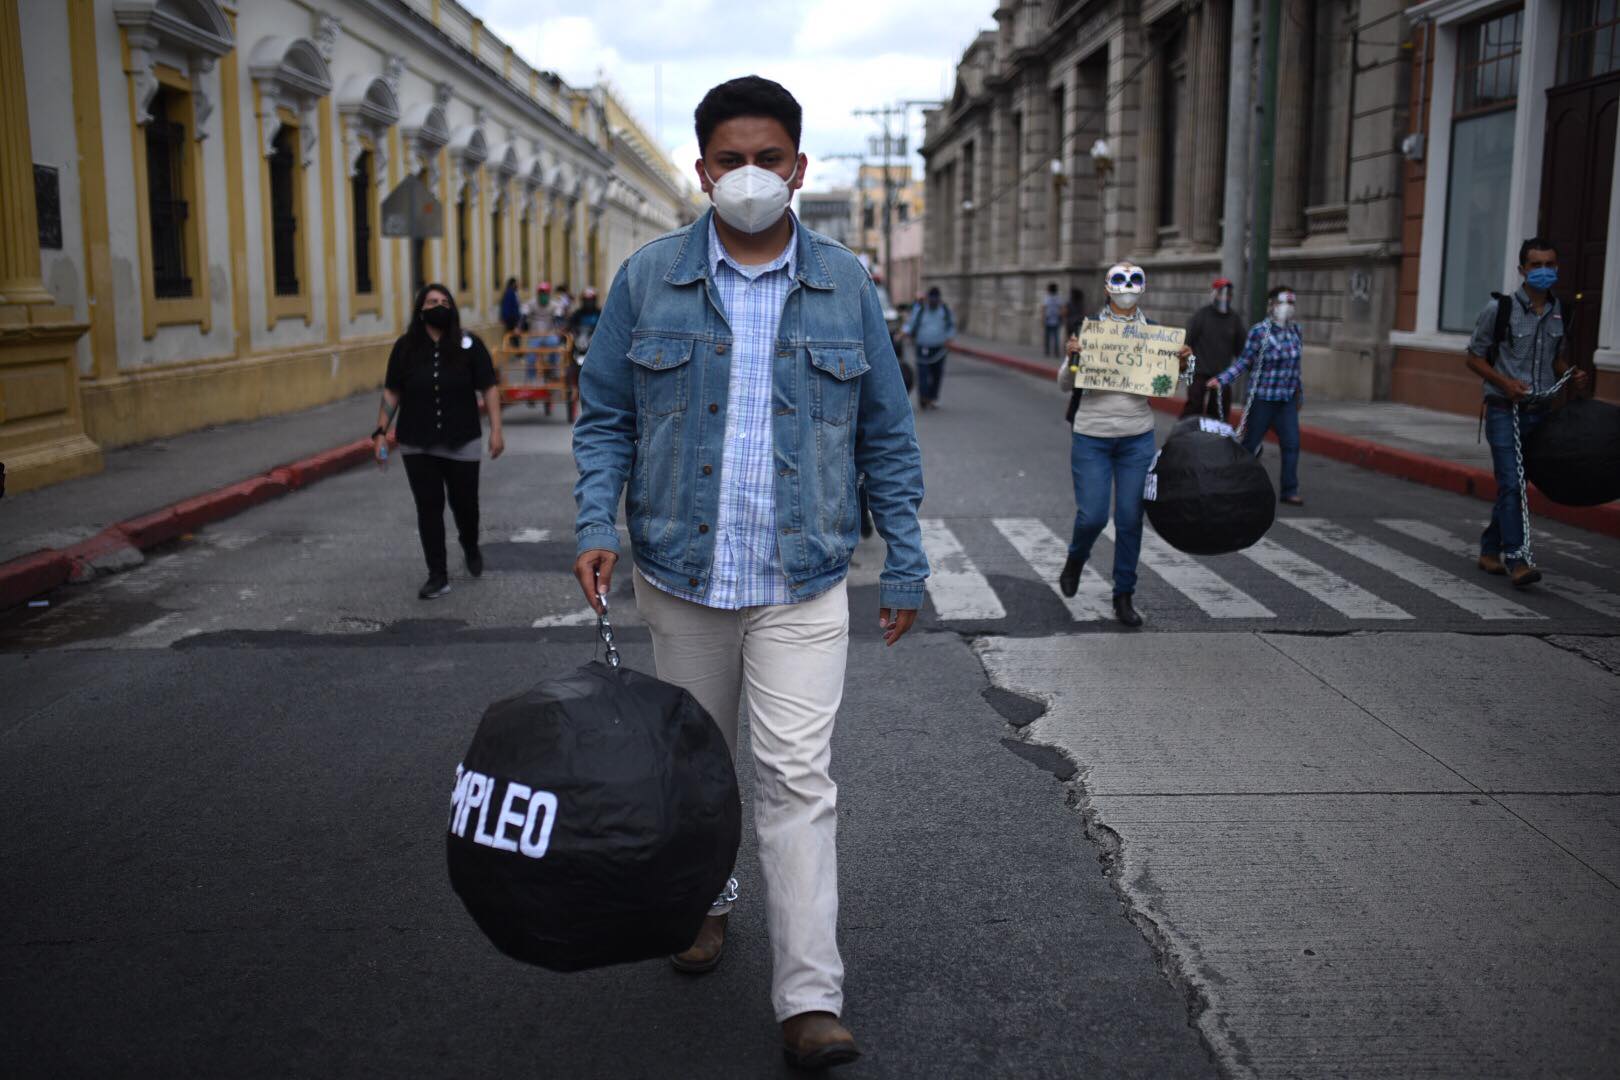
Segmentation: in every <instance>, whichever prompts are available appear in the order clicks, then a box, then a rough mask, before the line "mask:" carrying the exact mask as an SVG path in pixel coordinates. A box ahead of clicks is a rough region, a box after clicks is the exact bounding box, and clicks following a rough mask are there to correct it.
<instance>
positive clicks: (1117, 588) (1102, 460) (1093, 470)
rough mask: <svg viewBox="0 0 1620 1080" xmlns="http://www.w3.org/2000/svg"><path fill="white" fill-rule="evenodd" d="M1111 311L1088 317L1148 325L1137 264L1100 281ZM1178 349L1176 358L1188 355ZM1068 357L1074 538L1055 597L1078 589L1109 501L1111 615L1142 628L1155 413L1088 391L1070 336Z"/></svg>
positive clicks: (1063, 384)
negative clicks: (1139, 575) (1139, 576)
mask: <svg viewBox="0 0 1620 1080" xmlns="http://www.w3.org/2000/svg"><path fill="white" fill-rule="evenodd" d="M1105 287H1106V290H1107V292H1108V306H1107V307H1105V308H1103V309H1102V310H1101V311H1100V312H1098V313H1097V314H1096V315H1095V316H1092V318H1095V319H1107V320H1111V321H1113V322H1125V323H1130V322H1139V323H1147V324H1149V325H1152V320H1151V319H1149V318H1148V317H1147V315H1146V314H1144V313H1143V311H1142V309H1141V307H1140V306H1139V304H1140V301H1141V299H1142V293H1143V291H1144V290H1145V289H1146V288H1147V274H1146V273H1144V272H1143V270H1142V268H1141V267H1140V266H1137V265H1136V264H1134V263H1117V264H1115V265H1114V266H1112V267H1110V268H1109V270H1108V276H1107V278H1106V280H1105ZM1189 351H1190V350H1188V348H1187V347H1186V346H1182V349H1181V356H1182V358H1183V359H1185V358H1186V356H1187V354H1188V352H1189ZM1068 352H1069V355H1068V356H1066V357H1064V359H1063V362H1062V363H1061V364H1059V365H1058V387H1059V388H1060V389H1061V390H1063V391H1064V392H1065V393H1067V394H1068V395H1069V411H1068V414H1067V418H1068V421H1069V424H1070V428H1071V435H1070V442H1069V469H1070V472H1071V473H1072V474H1073V479H1074V502H1075V513H1074V532H1073V533H1072V535H1071V538H1070V541H1069V555H1068V558H1067V559H1065V560H1064V562H1063V570H1062V571H1061V572H1060V573H1059V574H1058V591H1060V592H1061V593H1063V595H1064V596H1073V595H1074V594H1075V593H1077V592H1079V591H1080V574H1081V572H1082V571H1083V570H1084V569H1085V566H1086V560H1087V559H1089V558H1090V557H1091V548H1092V546H1093V545H1094V544H1095V543H1096V542H1097V537H1099V536H1101V535H1102V531H1103V528H1104V526H1106V525H1107V524H1108V499H1109V495H1110V493H1111V494H1112V495H1113V500H1114V617H1115V618H1116V619H1118V620H1119V622H1120V624H1121V625H1123V626H1129V627H1137V626H1141V625H1142V616H1141V615H1140V614H1138V613H1137V610H1136V606H1135V596H1136V563H1137V559H1138V558H1139V557H1140V555H1141V553H1142V488H1143V486H1144V485H1145V484H1146V483H1147V474H1148V469H1149V468H1150V467H1151V466H1152V464H1153V408H1152V406H1150V405H1149V404H1148V399H1147V398H1146V397H1144V396H1142V395H1141V394H1126V393H1122V392H1120V391H1117V390H1086V389H1084V388H1082V387H1079V386H1077V385H1075V382H1076V377H1077V376H1078V374H1079V365H1078V362H1077V361H1078V357H1079V356H1080V352H1081V344H1080V336H1079V335H1078V334H1077V335H1075V336H1073V337H1071V338H1069V342H1068Z"/></svg>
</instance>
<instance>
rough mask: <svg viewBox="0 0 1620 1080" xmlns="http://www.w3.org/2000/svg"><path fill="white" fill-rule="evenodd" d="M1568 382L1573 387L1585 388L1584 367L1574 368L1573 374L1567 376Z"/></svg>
mask: <svg viewBox="0 0 1620 1080" xmlns="http://www.w3.org/2000/svg"><path fill="white" fill-rule="evenodd" d="M1569 382H1570V385H1571V386H1573V387H1575V389H1577V390H1585V389H1586V383H1587V378H1586V369H1585V368H1579V367H1578V368H1576V369H1575V374H1573V375H1571V376H1570V377H1569Z"/></svg>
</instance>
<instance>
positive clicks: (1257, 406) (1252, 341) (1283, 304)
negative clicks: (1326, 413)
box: [1204, 285, 1305, 506]
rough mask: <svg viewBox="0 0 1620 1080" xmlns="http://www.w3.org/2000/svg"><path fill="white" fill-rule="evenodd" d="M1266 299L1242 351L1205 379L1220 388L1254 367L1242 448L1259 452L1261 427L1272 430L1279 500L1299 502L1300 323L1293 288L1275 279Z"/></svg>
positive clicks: (1301, 345) (1262, 435)
mask: <svg viewBox="0 0 1620 1080" xmlns="http://www.w3.org/2000/svg"><path fill="white" fill-rule="evenodd" d="M1266 300H1267V308H1266V317H1265V318H1264V319H1262V320H1261V321H1260V322H1258V323H1256V324H1255V325H1254V326H1253V327H1252V328H1251V329H1250V330H1249V340H1248V341H1247V342H1246V343H1245V344H1244V346H1243V353H1242V354H1241V355H1240V356H1239V357H1238V358H1237V359H1236V360H1234V361H1232V363H1231V364H1230V365H1228V367H1227V369H1226V370H1225V371H1223V372H1221V373H1220V374H1219V375H1216V376H1215V377H1214V378H1212V379H1210V380H1209V381H1208V382H1207V383H1205V384H1204V385H1205V386H1207V387H1208V388H1209V389H1211V390H1214V389H1224V388H1225V387H1228V386H1231V385H1232V383H1233V382H1235V381H1237V377H1238V376H1239V375H1242V374H1243V372H1244V371H1246V370H1247V369H1248V368H1250V367H1251V366H1252V367H1253V368H1254V374H1252V375H1251V376H1250V377H1249V406H1248V409H1247V410H1245V412H1244V416H1243V421H1242V425H1241V426H1242V432H1241V434H1242V436H1243V448H1244V449H1245V450H1248V451H1249V452H1250V453H1252V454H1258V453H1259V452H1260V443H1261V442H1262V441H1264V439H1265V437H1266V432H1268V431H1272V430H1275V431H1276V432H1277V442H1278V444H1279V445H1280V446H1281V447H1282V484H1281V492H1280V493H1279V500H1280V501H1281V502H1284V503H1286V504H1288V505H1289V506H1304V505H1305V500H1304V499H1302V498H1300V495H1299V407H1300V404H1301V403H1302V401H1303V400H1304V397H1305V392H1304V387H1303V385H1302V383H1301V382H1300V374H1299V358H1300V353H1301V351H1302V349H1303V347H1304V346H1303V341H1302V337H1301V335H1300V330H1299V323H1298V322H1296V321H1295V320H1294V311H1295V304H1296V301H1295V297H1294V290H1293V289H1292V288H1290V287H1289V286H1287V285H1279V286H1277V287H1276V288H1274V289H1272V290H1271V291H1270V292H1269V293H1267V294H1266Z"/></svg>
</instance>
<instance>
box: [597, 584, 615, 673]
mask: <svg viewBox="0 0 1620 1080" xmlns="http://www.w3.org/2000/svg"><path fill="white" fill-rule="evenodd" d="M596 601H597V603H599V604H601V605H602V610H601V612H600V613H599V614H598V615H597V616H596V636H597V637H599V638H601V639H602V644H603V645H606V646H607V662H608V667H612V668H616V667H618V666H619V650H618V649H617V648H615V647H614V645H613V624H612V623H610V622H608V614H607V612H608V600H607V593H597V594H596Z"/></svg>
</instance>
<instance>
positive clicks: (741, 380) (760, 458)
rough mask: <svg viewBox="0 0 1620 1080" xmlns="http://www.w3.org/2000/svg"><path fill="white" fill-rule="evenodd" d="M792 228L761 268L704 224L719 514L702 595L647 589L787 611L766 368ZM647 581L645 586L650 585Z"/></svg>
mask: <svg viewBox="0 0 1620 1080" xmlns="http://www.w3.org/2000/svg"><path fill="white" fill-rule="evenodd" d="M798 250H799V226H798V222H797V220H795V221H794V225H793V236H792V238H791V239H789V240H788V245H787V247H786V248H785V249H784V250H783V252H782V254H780V255H778V256H777V257H776V258H775V259H773V260H771V261H770V262H768V263H765V264H764V265H763V266H742V265H739V264H738V263H737V262H736V260H734V259H733V258H732V257H731V255H730V254H729V253H728V252H727V251H726V249H725V247H724V245H722V244H721V243H720V235H719V233H718V232H716V231H715V228H714V219H713V218H712V217H711V218H710V219H709V272H710V274H711V276H712V277H713V279H714V284H715V288H716V290H717V291H718V292H719V293H720V300H721V304H722V306H723V308H724V314H725V316H726V321H727V322H728V323H729V324H730V326H731V335H732V347H731V385H730V388H729V393H730V396H729V399H728V404H727V406H726V448H725V453H724V455H723V456H722V458H721V463H720V477H721V484H720V512H719V515H718V516H717V518H716V520H715V528H714V568H713V570H712V571H711V572H710V574H709V588H708V592H706V593H696V592H685V591H682V590H680V589H675V588H671V587H668V586H666V585H664V584H662V583H660V582H657V581H654V582H653V584H654V585H656V586H657V587H658V588H660V589H663V590H664V591H665V592H667V593H670V594H671V595H673V596H678V597H680V598H681V599H683V600H690V601H692V602H693V603H697V604H702V605H704V606H705V607H712V608H722V609H724V610H727V611H735V610H737V609H739V608H746V607H761V606H764V605H767V604H791V603H793V602H794V599H795V598H794V597H793V595H792V593H791V592H790V591H789V589H788V580H787V575H786V574H784V573H783V572H782V557H781V555H780V554H779V553H778V552H777V549H776V466H775V460H774V459H775V447H774V442H773V439H772V437H771V366H772V362H773V358H774V357H775V355H776V332H777V328H778V327H779V326H780V325H781V321H782V305H783V304H784V303H785V302H786V300H787V295H788V290H789V288H791V287H792V285H793V279H794V275H795V273H796V271H797V269H798V268H797V264H796V260H797V256H798ZM649 580H651V579H649Z"/></svg>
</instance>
